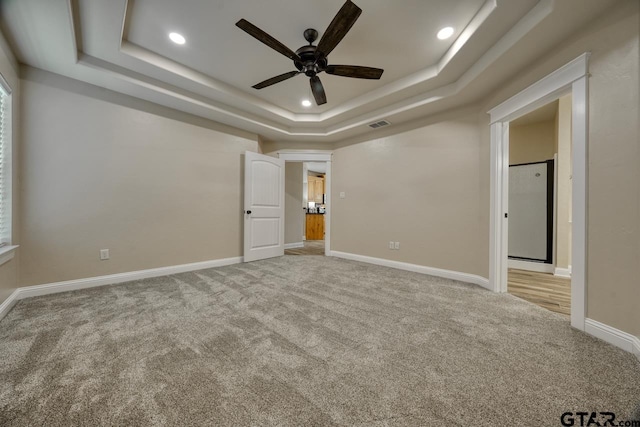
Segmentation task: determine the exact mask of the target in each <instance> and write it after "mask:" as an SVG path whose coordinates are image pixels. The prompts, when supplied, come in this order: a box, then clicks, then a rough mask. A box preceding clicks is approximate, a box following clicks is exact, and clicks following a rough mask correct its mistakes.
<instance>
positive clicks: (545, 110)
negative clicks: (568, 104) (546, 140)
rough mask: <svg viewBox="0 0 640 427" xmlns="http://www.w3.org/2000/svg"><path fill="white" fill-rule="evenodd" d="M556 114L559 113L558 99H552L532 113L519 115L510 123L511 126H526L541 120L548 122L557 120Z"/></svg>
mask: <svg viewBox="0 0 640 427" xmlns="http://www.w3.org/2000/svg"><path fill="white" fill-rule="evenodd" d="M556 114H558V100H557V99H556V100H555V101H552V102H550V103H548V104H546V105H543V106H542V107H540V108H538V109H536V110H533V111H532V112H530V113H527V114H525V115H524V116H522V117H518V118H517V119H515V120H514V121H512V122H511V123H510V126H511V127H513V126H525V125H532V124H535V123H540V122H548V121H551V120H555V118H556Z"/></svg>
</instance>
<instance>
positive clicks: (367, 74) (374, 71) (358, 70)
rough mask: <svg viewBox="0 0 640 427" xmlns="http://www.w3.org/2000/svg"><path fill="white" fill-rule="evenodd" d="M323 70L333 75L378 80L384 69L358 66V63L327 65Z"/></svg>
mask: <svg viewBox="0 0 640 427" xmlns="http://www.w3.org/2000/svg"><path fill="white" fill-rule="evenodd" d="M325 72H326V73H327V74H333V75H335V76H342V77H353V78H355V79H373V80H378V79H379V78H380V77H381V76H382V73H384V70H383V69H380V68H373V67H360V66H358V65H329V66H328V67H327V69H326V70H325Z"/></svg>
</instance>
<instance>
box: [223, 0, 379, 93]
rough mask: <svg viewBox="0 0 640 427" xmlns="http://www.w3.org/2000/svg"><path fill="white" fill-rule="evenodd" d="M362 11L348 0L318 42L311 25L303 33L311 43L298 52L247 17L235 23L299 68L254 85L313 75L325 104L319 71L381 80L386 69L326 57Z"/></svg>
mask: <svg viewBox="0 0 640 427" xmlns="http://www.w3.org/2000/svg"><path fill="white" fill-rule="evenodd" d="M361 13H362V9H360V8H359V7H358V6H356V5H355V4H354V3H353V2H352V1H351V0H347V2H346V3H345V4H344V5H343V6H342V7H341V8H340V10H339V11H338V13H337V14H336V16H335V17H334V18H333V20H332V21H331V23H330V24H329V27H328V28H327V30H326V31H325V32H324V34H323V35H322V38H321V39H320V42H319V43H318V45H317V46H314V45H313V42H314V41H315V40H316V39H317V38H318V32H317V31H316V30H314V29H312V28H309V29H307V30H305V32H304V38H305V40H307V41H308V42H309V45H308V46H302V47H301V48H300V49H298V50H297V51H295V52H293V51H292V50H291V49H289V48H288V47H286V46H285V45H284V44H282V43H280V42H279V41H278V40H276V39H275V38H273V37H272V36H270V35H269V34H267V33H265V32H264V31H262V30H261V29H260V28H258V27H256V26H255V25H253V24H252V23H250V22H249V21H247V20H246V19H241V20H239V21H238V22H237V23H236V26H237V27H238V28H240V29H242V30H244V31H245V32H246V33H248V34H249V35H251V36H253V37H255V38H256V39H258V40H259V41H261V42H262V43H264V44H266V45H267V46H269V47H270V48H272V49H274V50H276V51H278V52H280V53H281V54H283V55H284V56H286V57H287V58H289V59H292V60H293V64H294V65H295V67H296V68H297V69H298V70H297V71H289V72H288V73H284V74H280V75H279V76H275V77H272V78H270V79H267V80H265V81H263V82H260V83H258V84H256V85H253V88H255V89H263V88H265V87H267V86H271V85H273V84H276V83H280V82H282V81H284V80H287V79H290V78H292V77H294V76H297V75H298V74H301V73H304V74H305V75H306V76H307V77H310V83H311V92H312V93H313V97H314V98H315V100H316V104H318V105H322V104H326V102H327V96H326V95H325V92H324V87H323V86H322V82H321V81H320V77H318V74H319V73H321V72H323V71H324V72H325V73H327V74H333V75H336V76H343V77H352V78H356V79H374V80H378V79H379V78H380V77H381V76H382V73H383V72H384V70H382V69H380V68H372V67H361V66H358V65H329V61H328V58H327V56H328V55H329V53H331V51H332V50H333V49H334V48H335V47H336V46H337V45H338V43H340V41H341V40H342V39H343V38H344V36H345V35H346V34H347V32H349V30H350V29H351V27H352V26H353V24H355V22H356V20H357V19H358V17H359V16H360V14H361Z"/></svg>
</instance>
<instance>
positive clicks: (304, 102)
mask: <svg viewBox="0 0 640 427" xmlns="http://www.w3.org/2000/svg"><path fill="white" fill-rule="evenodd" d="M302 106H303V107H311V101H309V100H308V99H303V100H302Z"/></svg>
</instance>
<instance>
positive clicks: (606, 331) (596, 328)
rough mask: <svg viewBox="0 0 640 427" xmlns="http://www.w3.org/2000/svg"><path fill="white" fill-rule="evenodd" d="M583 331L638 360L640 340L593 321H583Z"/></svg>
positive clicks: (639, 356) (639, 357)
mask: <svg viewBox="0 0 640 427" xmlns="http://www.w3.org/2000/svg"><path fill="white" fill-rule="evenodd" d="M584 331H585V332H586V333H588V334H589V335H593V336H594V337H596V338H600V339H601V340H603V341H606V342H608V343H609V344H612V345H615V346H616V347H618V348H621V349H623V350H625V351H628V352H629V353H633V354H635V355H636V356H637V357H638V359H640V339H638V337H636V336H633V335H631V334H629V333H627V332H624V331H621V330H619V329H616V328H612V327H611V326H609V325H605V324H604V323H600V322H598V321H597V320H593V319H585V321H584Z"/></svg>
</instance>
